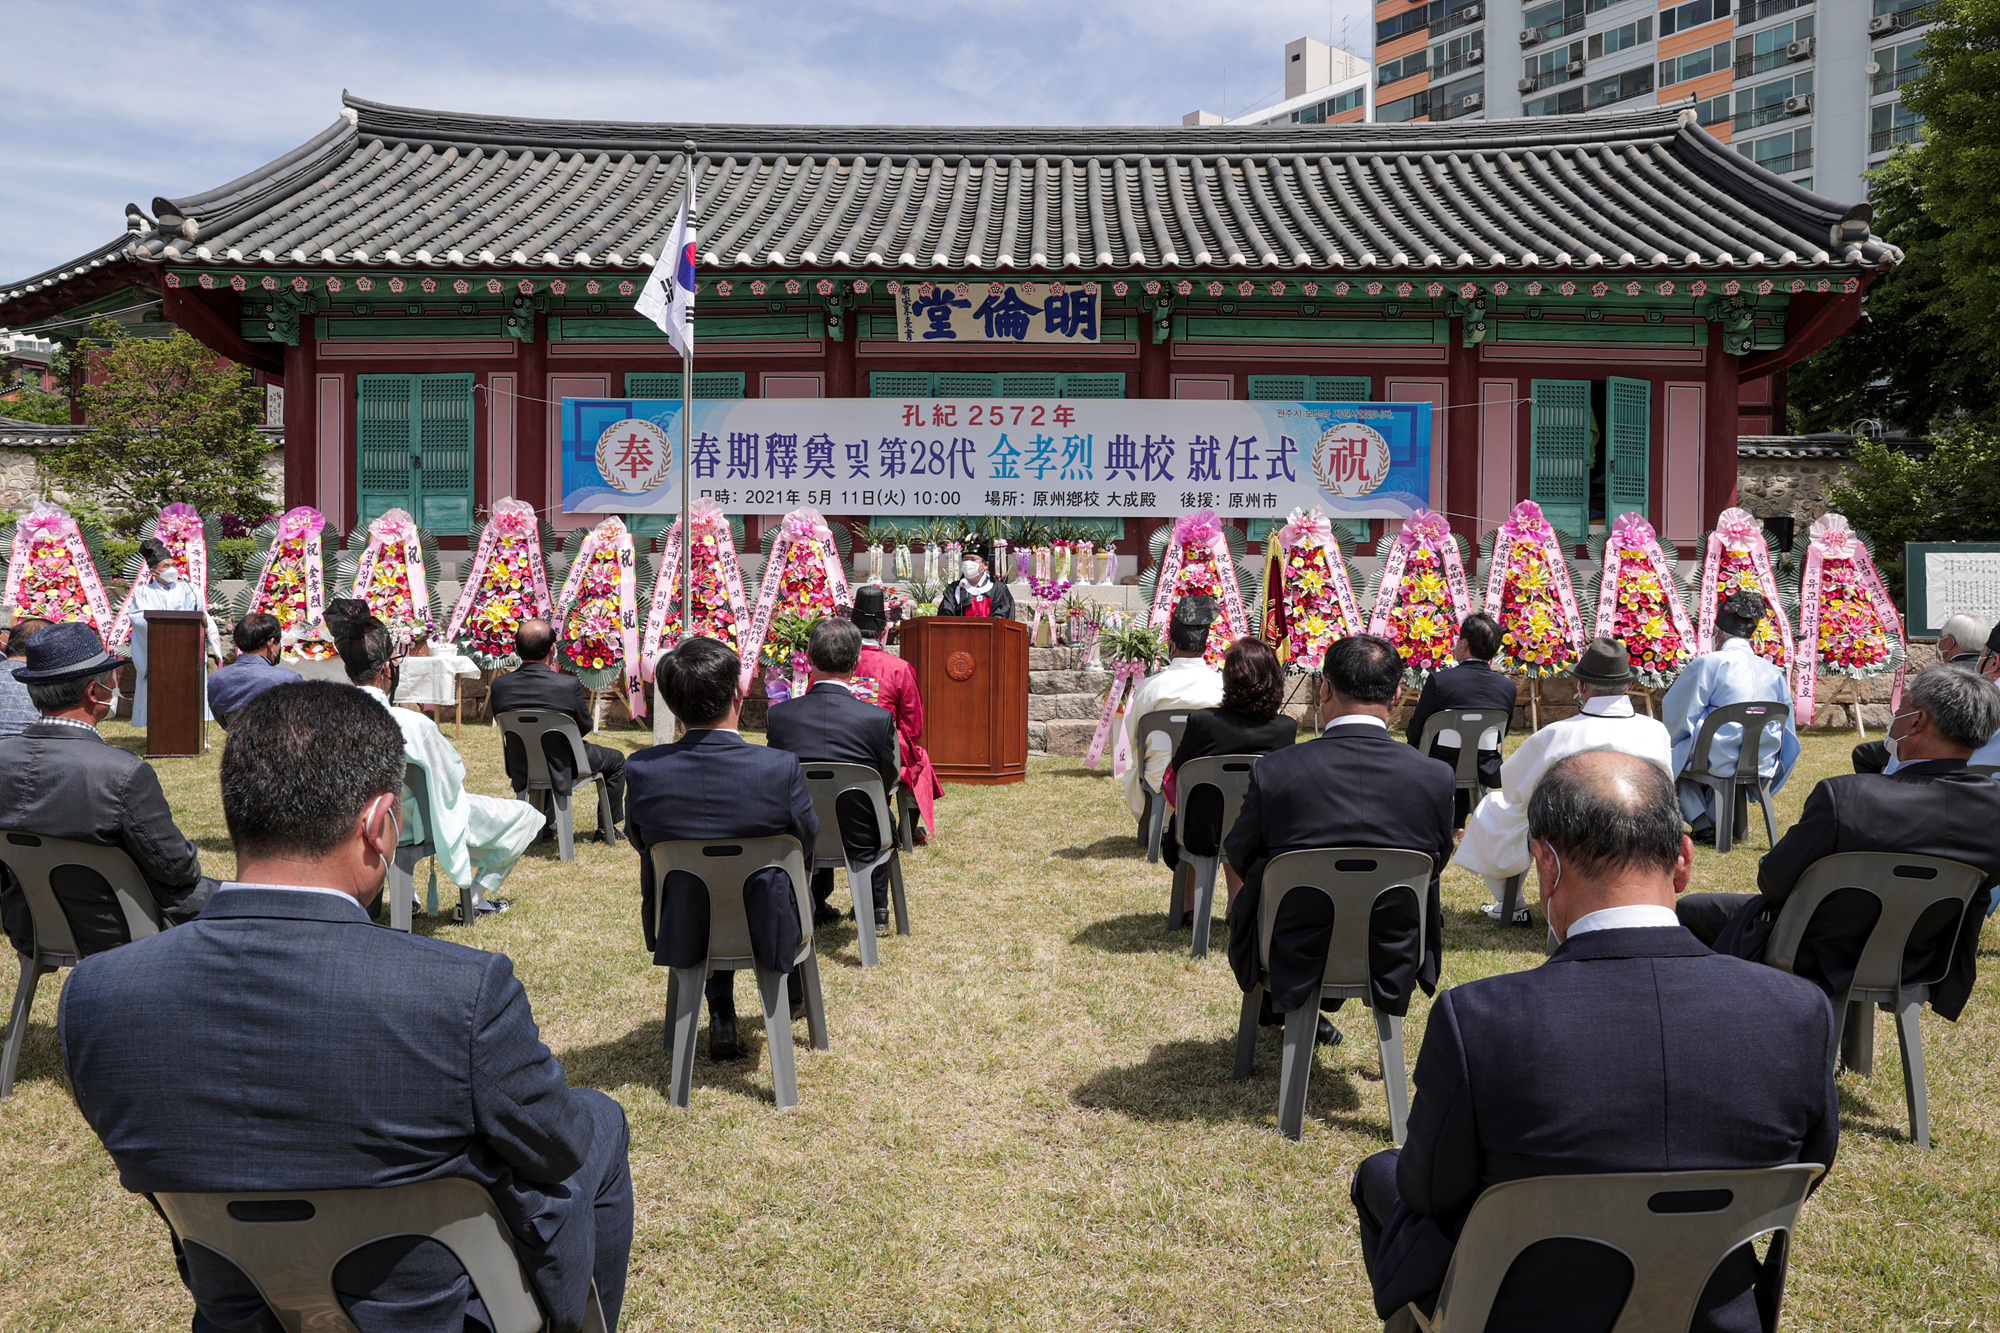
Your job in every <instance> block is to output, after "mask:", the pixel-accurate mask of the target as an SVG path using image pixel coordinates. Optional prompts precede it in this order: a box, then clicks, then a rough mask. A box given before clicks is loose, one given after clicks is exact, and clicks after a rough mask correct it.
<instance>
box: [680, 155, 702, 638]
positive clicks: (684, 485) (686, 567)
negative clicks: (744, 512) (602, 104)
mask: <svg viewBox="0 0 2000 1333" xmlns="http://www.w3.org/2000/svg"><path fill="white" fill-rule="evenodd" d="M681 146H682V147H683V148H685V149H686V150H687V173H686V175H687V182H686V188H687V191H688V198H689V200H690V201H692V200H693V197H694V140H692V139H686V140H683V141H682V144H681ZM694 224H695V219H694V210H693V208H689V210H688V226H689V227H693V226H694ZM697 235H699V233H697ZM699 247H700V242H699V241H698V240H697V242H696V252H695V272H696V279H695V285H696V286H697V287H699V286H700V285H701V280H700V276H699V275H700V272H701V253H700V248H699ZM693 402H694V307H693V303H692V301H690V304H689V307H688V337H687V346H685V347H683V348H682V349H681V642H682V643H686V642H687V641H688V639H689V638H690V637H691V636H692V635H693V633H694V527H693V523H692V518H691V515H692V513H693V506H692V502H691V498H690V494H689V490H688V485H689V483H688V450H689V448H690V447H691V445H692V443H693V433H694V432H693V418H694V410H693V406H692V404H693Z"/></svg>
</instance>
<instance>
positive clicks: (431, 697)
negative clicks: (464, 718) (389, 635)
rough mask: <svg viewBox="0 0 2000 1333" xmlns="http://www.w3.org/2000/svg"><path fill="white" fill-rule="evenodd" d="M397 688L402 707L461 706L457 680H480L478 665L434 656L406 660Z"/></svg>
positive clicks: (444, 655)
mask: <svg viewBox="0 0 2000 1333" xmlns="http://www.w3.org/2000/svg"><path fill="white" fill-rule="evenodd" d="M398 670H399V671H400V672H401V675H400V677H399V678H398V682H397V685H396V702H397V703H399V704H422V705H426V706H428V705H433V704H451V703H456V702H458V678H459V677H460V676H471V677H473V678H474V679H475V680H476V679H478V676H479V664H478V663H476V662H474V661H473V660H472V659H471V658H469V657H459V656H456V655H454V654H451V653H432V654H431V655H430V656H429V657H406V658H404V659H403V663H402V666H401V667H400V668H398Z"/></svg>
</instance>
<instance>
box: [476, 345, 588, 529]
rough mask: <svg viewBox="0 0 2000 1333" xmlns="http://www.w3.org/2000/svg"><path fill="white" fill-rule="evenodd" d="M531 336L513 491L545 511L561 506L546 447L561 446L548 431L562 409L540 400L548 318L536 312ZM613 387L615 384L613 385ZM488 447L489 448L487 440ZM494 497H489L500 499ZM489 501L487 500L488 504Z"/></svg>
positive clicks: (525, 351)
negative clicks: (553, 486)
mask: <svg viewBox="0 0 2000 1333" xmlns="http://www.w3.org/2000/svg"><path fill="white" fill-rule="evenodd" d="M531 328H532V329H533V333H534V336H533V337H531V338H529V339H528V341H526V342H524V343H522V344H521V388H520V391H519V392H520V395H521V396H520V398H519V399H518V400H517V402H518V408H517V410H516V411H515V413H514V494H515V496H516V498H518V499H521V500H525V501H526V502H527V503H529V504H531V505H533V506H535V508H537V509H539V510H542V511H544V512H545V513H547V514H554V513H556V512H557V511H559V510H560V509H561V508H562V485H561V480H560V474H558V480H557V483H556V488H555V490H554V492H553V493H551V491H550V488H549V450H550V449H551V448H561V447H562V446H561V437H560V435H558V436H557V437H556V440H555V443H554V444H551V442H550V431H551V430H552V429H553V430H556V431H560V430H561V426H560V425H554V426H552V425H551V419H552V418H556V416H557V414H558V413H560V412H561V411H562V405H561V403H560V402H555V403H548V402H543V401H542V400H543V399H545V398H548V397H550V396H551V395H550V394H549V342H548V338H549V317H548V316H547V315H544V314H542V313H540V312H539V311H537V312H535V315H534V323H533V325H532V326H531ZM612 387H613V389H614V390H616V389H617V388H618V386H617V385H615V384H614V385H613V386H612ZM487 447H488V448H491V447H492V441H491V440H490V439H489V440H488V442H487ZM500 498H501V497H499V496H494V497H492V499H495V500H497V499H500ZM491 502H492V501H491V500H489V501H488V503H489V504H490V503H491Z"/></svg>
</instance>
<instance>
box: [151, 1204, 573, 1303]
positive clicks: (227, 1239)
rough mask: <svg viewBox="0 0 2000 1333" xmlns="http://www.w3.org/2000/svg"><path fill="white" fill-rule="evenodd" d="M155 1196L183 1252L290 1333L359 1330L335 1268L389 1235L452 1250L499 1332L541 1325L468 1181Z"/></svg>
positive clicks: (507, 1246) (494, 1213)
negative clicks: (252, 1289) (205, 1261)
mask: <svg viewBox="0 0 2000 1333" xmlns="http://www.w3.org/2000/svg"><path fill="white" fill-rule="evenodd" d="M153 1198H154V1199H155V1200H156V1201H157V1202H158V1203H159V1205H160V1211H161V1212H163V1213H165V1214H166V1215H167V1222H168V1223H169V1224H170V1225H171V1226H172V1227H173V1229H174V1234H175V1235H177V1236H178V1237H180V1240H181V1244H182V1245H184V1246H189V1245H198V1246H200V1247H201V1248H203V1249H205V1250H209V1251H212V1252H213V1253H215V1254H219V1255H221V1256H222V1257H223V1258H225V1259H227V1260H228V1261H229V1262H230V1263H232V1264H234V1265H236V1267H237V1269H238V1270H240V1271H241V1272H242V1274H243V1275H244V1276H245V1277H247V1278H249V1279H250V1281H251V1282H253V1283H254V1284H256V1287H257V1294H258V1295H260V1296H262V1297H263V1298H264V1304H265V1305H267V1306H268V1307H270V1310H271V1313H272V1314H273V1315H274V1316H276V1318H277V1320H278V1323H279V1324H280V1325H281V1326H283V1328H284V1329H285V1333H307V1331H308V1330H310V1333H357V1330H356V1329H355V1326H354V1324H353V1322H352V1321H351V1320H349V1319H348V1317H347V1311H346V1310H345V1309H344V1308H343V1307H342V1306H341V1304H340V1298H339V1297H337V1296H335V1295H334V1291H333V1270H334V1267H335V1266H336V1265H337V1264H339V1262H340V1261H341V1259H342V1258H344V1257H345V1256H346V1255H348V1254H349V1253H350V1252H352V1251H354V1250H357V1249H359V1248H361V1247H362V1246H364V1245H369V1244H372V1243H373V1242H375V1241H378V1240H387V1239H388V1238H390V1237H392V1236H424V1237H428V1238H429V1239H431V1240H434V1241H436V1242H437V1243H438V1244H440V1245H442V1246H444V1247H445V1248H446V1249H448V1250H450V1251H451V1253H452V1256H453V1257H454V1258H456V1259H457V1260H458V1262H459V1264H460V1265H461V1266H463V1267H464V1269H465V1271H466V1274H467V1276H469V1277H470V1278H471V1279H472V1286H473V1289H474V1290H475V1291H477V1292H478V1293H479V1299H480V1300H481V1301H483V1302H484V1303H485V1305H486V1313H487V1316H488V1317H489V1318H490V1319H491V1320H492V1321H493V1327H494V1329H495V1331H496V1333H539V1331H540V1330H541V1329H542V1328H543V1327H545V1321H544V1320H543V1318H542V1311H541V1307H540V1305H539V1304H538V1303H537V1302H536V1300H535V1292H534V1288H533V1287H531V1286H530V1285H529V1284H528V1277H527V1274H526V1273H524V1272H523V1271H522V1269H521V1260H520V1258H519V1256H518V1255H516V1253H515V1251H514V1241H513V1238H512V1237H511V1236H510V1235H509V1234H508V1231H507V1224H506V1221H505V1220H504V1219H503V1218H502V1217H501V1216H500V1209H499V1207H498V1206H497V1205H496V1204H495V1203H494V1202H493V1196H492V1195H491V1194H488V1193H487V1192H486V1190H485V1189H484V1188H483V1187H481V1186H480V1185H477V1184H475V1183H474V1182H472V1181H470V1180H460V1179H447V1180H426V1181H420V1182H419V1183H417V1184H414V1185H392V1186H388V1187H386V1188H383V1189H359V1190H299V1191H295V1192H290V1193H251V1192H242V1193H213V1194H156V1195H154V1196H153ZM583 1327H584V1333H604V1310H603V1308H602V1307H601V1306H600V1305H599V1304H598V1300H597V1288H596V1286H595V1285H594V1284H593V1285H592V1287H591V1289H590V1301H589V1304H588V1305H586V1306H585V1308H584V1316H583Z"/></svg>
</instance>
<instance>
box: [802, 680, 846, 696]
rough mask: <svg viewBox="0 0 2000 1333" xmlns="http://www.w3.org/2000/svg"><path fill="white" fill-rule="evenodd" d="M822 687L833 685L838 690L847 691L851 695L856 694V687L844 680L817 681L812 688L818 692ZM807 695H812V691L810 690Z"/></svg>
mask: <svg viewBox="0 0 2000 1333" xmlns="http://www.w3.org/2000/svg"><path fill="white" fill-rule="evenodd" d="M822 685H831V686H833V687H834V688H835V689H837V690H846V691H847V692H848V693H849V694H852V693H854V686H853V685H851V684H849V683H848V682H847V681H844V680H816V681H814V682H813V686H812V687H813V689H814V690H816V689H818V688H819V687H820V686H822ZM806 693H808V694H810V693H812V690H808V691H806Z"/></svg>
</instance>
